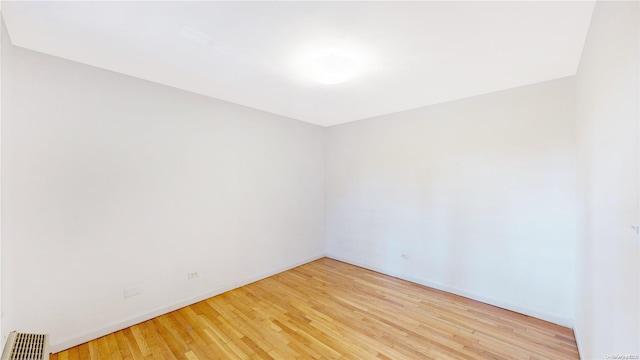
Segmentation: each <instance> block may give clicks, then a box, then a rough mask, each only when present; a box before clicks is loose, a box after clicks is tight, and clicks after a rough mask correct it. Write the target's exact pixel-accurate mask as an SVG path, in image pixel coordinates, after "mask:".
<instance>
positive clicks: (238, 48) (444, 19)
mask: <svg viewBox="0 0 640 360" xmlns="http://www.w3.org/2000/svg"><path fill="white" fill-rule="evenodd" d="M593 6H594V2H582V1H578V2H554V1H540V2H500V1H496V2H398V1H391V2H349V1H343V2H325V1H319V2H264V1H263V2H166V1H162V2H155V1H147V2H90V1H80V2H57V1H49V2H3V3H2V13H3V17H4V19H5V22H6V25H7V29H8V31H9V35H10V38H11V41H12V43H13V44H14V45H16V46H20V47H24V48H27V49H31V50H35V51H39V52H42V53H46V54H51V55H54V56H58V57H61V58H66V59H70V60H74V61H77V62H81V63H85V64H89V65H93V66H96V67H100V68H104V69H108V70H112V71H116V72H119V73H123V74H127V75H131V76H135V77H138V78H142V79H146V80H150V81H154V82H157V83H161V84H166V85H170V86H173V87H176V88H180V89H184V90H188V91H192V92H195V93H199V94H203V95H207V96H210V97H213V98H218V99H222V100H226V101H230V102H234V103H237V104H241V105H245V106H249V107H253V108H257V109H261V110H264V111H268V112H272V113H276V114H280V115H284V116H287V117H291V118H294V119H298V120H302V121H306V122H310V123H314V124H318V125H324V126H329V125H335V124H340V123H344V122H348V121H353V120H359V119H364V118H369V117H374V116H378V115H384V114H388V113H393V112H397V111H402V110H407V109H412V108H416V107H421V106H426V105H432V104H437V103H441V102H445V101H450V100H455V99H460V98H464V97H469V96H474V95H480V94H485V93H489V92H493V91H497V90H503V89H508V88H513V87H517V86H522V85H526V84H532V83H536V82H540V81H546V80H551V79H555V78H560V77H565V76H571V75H574V74H575V73H576V70H577V67H578V63H579V60H580V54H581V52H582V47H583V44H584V41H585V38H586V34H587V30H588V27H589V22H590V19H591V13H592V11H593ZM326 49H341V51H343V52H344V53H347V54H349V56H350V57H351V58H352V59H354V60H355V61H357V63H358V72H357V74H356V75H355V77H353V78H352V79H351V80H350V81H347V82H345V83H342V84H333V85H331V84H329V85H327V84H321V83H316V82H314V81H313V80H311V79H310V78H309V77H308V76H306V74H305V73H304V72H303V70H302V69H303V67H304V61H305V59H306V58H308V56H309V55H310V54H313V53H314V52H318V51H324V50H326Z"/></svg>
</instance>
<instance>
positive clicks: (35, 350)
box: [0, 331, 49, 360]
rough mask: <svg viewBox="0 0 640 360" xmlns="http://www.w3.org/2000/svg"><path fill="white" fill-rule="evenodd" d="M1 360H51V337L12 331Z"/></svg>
mask: <svg viewBox="0 0 640 360" xmlns="http://www.w3.org/2000/svg"><path fill="white" fill-rule="evenodd" d="M0 360H49V336H48V335H45V334H24V333H19V332H15V331H12V332H11V333H10V334H9V338H8V339H7V344H6V345H5V346H4V351H3V352H2V357H0Z"/></svg>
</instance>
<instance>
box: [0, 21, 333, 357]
mask: <svg viewBox="0 0 640 360" xmlns="http://www.w3.org/2000/svg"><path fill="white" fill-rule="evenodd" d="M4 35H5V36H6V33H5V34H4ZM3 46H4V49H3V53H2V56H3V61H4V62H3V71H4V74H3V77H9V78H10V81H9V82H5V83H4V84H3V86H4V87H3V93H6V94H9V93H10V98H9V99H7V98H6V97H5V100H8V101H9V102H10V107H9V108H6V109H5V108H3V112H4V114H3V121H2V179H3V184H2V186H3V187H2V209H3V211H2V215H3V218H2V222H3V224H2V225H3V227H2V239H3V244H2V245H3V249H2V250H3V260H5V261H3V264H2V265H3V269H2V275H3V282H2V286H3V297H4V301H3V306H4V309H3V310H4V313H5V314H10V315H9V316H8V318H5V319H4V320H5V322H4V323H3V326H4V327H5V329H6V330H10V329H17V330H20V331H34V332H48V333H50V335H51V343H52V345H53V348H54V350H60V349H61V348H63V347H66V346H70V345H74V344H76V343H78V342H80V341H83V340H88V339H90V338H92V337H95V336H98V335H102V334H103V333H105V332H109V331H112V330H116V329H117V328H121V327H123V326H125V325H128V324H130V323H132V322H135V321H140V320H143V319H146V318H148V317H151V316H153V315H156V314H159V313H162V312H165V311H166V310H168V309H171V308H172V307H174V306H177V305H186V304H187V303H189V302H194V301H195V300H197V299H201V298H203V297H207V296H211V295H213V294H215V293H218V292H220V291H222V290H225V289H229V288H232V287H236V286H239V285H242V284H244V283H245V282H248V281H252V280H256V279H258V278H261V277H265V276H267V275H270V274H272V273H275V272H279V271H282V270H285V269H286V268H289V267H291V266H293V265H296V264H300V263H304V262H307V261H309V260H310V259H314V258H317V257H319V256H321V255H322V254H323V252H324V220H323V219H324V142H323V140H324V129H323V128H322V127H319V126H315V125H310V124H307V123H303V122H300V121H296V120H292V119H287V118H284V117H281V116H276V115H272V114H268V113H265V112H261V111H257V110H253V109H250V108H246V107H242V106H238V105H234V104H230V103H226V102H223V101H217V100H213V99H210V98H207V97H204V96H199V95H195V94H191V93H187V92H185V91H181V90H176V89H172V88H169V87H166V86H162V85H157V84H154V83H150V82H146V81H142V80H138V79H134V78H131V77H127V76H123V75H118V74H116V73H112V72H108V71H104V70H99V69H96V68H92V67H89V66H85V65H81V64H77V63H73V62H70V61H66V60H61V59H58V58H54V57H51V56H47V55H42V54H39V53H35V52H31V51H27V50H23V49H19V48H15V47H11V46H10V45H8V44H7V41H5V42H4V44H3ZM149 66H153V64H149ZM191 271H198V272H199V273H200V277H199V278H198V279H196V280H187V272H191ZM133 286H139V287H141V290H142V294H141V295H139V296H136V297H132V298H128V299H123V289H125V288H128V287H133Z"/></svg>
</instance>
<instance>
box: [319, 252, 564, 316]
mask: <svg viewBox="0 0 640 360" xmlns="http://www.w3.org/2000/svg"><path fill="white" fill-rule="evenodd" d="M326 257H328V258H330V259H334V260H338V261H341V262H344V263H347V264H351V265H355V266H358V267H361V268H365V269H368V270H372V271H375V272H379V273H381V274H385V275H389V276H393V277H395V278H398V279H402V280H407V281H411V282H412V283H416V284H420V285H424V286H427V287H430V288H434V289H437V290H442V291H446V292H448V293H452V294H456V295H460V296H463V297H466V298H469V299H472V300H476V301H480V302H482V303H485V304H489V305H493V306H497V307H499V308H502V309H506V310H509V311H513V312H517V313H520V314H523V315H527V316H531V317H534V318H537V319H541V320H544V321H548V322H551V323H554V324H557V325H560V326H565V327H568V328H573V319H571V318H568V317H565V316H561V315H557V314H553V313H548V312H544V311H539V310H535V309H530V308H526V307H522V306H517V305H513V304H509V303H507V302H504V301H500V300H496V299H492V298H489V297H486V296H482V295H479V294H476V293H473V292H470V291H466V290H463V289H459V288H456V287H452V286H448V285H444V284H440V283H436V282H432V281H429V280H425V279H421V278H417V277H413V276H407V275H404V274H400V273H395V272H392V271H387V270H385V269H382V268H381V267H378V266H374V265H370V264H366V263H363V262H359V261H352V260H350V259H346V258H343V257H341V256H338V255H335V254H329V253H328V254H326Z"/></svg>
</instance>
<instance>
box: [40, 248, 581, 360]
mask: <svg viewBox="0 0 640 360" xmlns="http://www.w3.org/2000/svg"><path fill="white" fill-rule="evenodd" d="M339 358H340V359H378V360H380V359H562V360H567V359H577V358H578V351H577V349H576V342H575V338H574V335H573V332H572V331H571V329H568V328H565V327H561V326H558V325H555V324H551V323H548V322H545V321H542V320H538V319H535V318H532V317H528V316H525V315H521V314H518V313H515V312H511V311H508V310H504V309H500V308H497V307H494V306H490V305H487V304H483V303H480V302H477V301H474V300H470V299H467V298H463V297H460V296H457V295H453V294H449V293H446V292H443V291H439V290H434V289H431V288H428V287H424V286H421V285H417V284H414V283H411V282H407V281H404V280H400V279H397V278H393V277H389V276H386V275H382V274H379V273H376V272H373V271H369V270H366V269H362V268H359V267H355V266H352V265H348V264H345V263H342V262H339V261H335V260H331V259H327V258H323V259H320V260H317V261H314V262H311V263H308V264H306V265H303V266H300V267H297V268H295V269H292V270H289V271H286V272H283V273H280V274H278V275H275V276H272V277H269V278H267V279H264V280H261V281H258V282H255V283H253V284H250V285H247V286H243V287H241V288H238V289H236V290H233V291H229V292H227V293H224V294H221V295H219V296H216V297H213V298H210V299H207V300H204V301H201V302H199V303H196V304H194V305H191V306H187V307H185V308H182V309H179V310H176V311H173V312H171V313H168V314H166V315H162V316H159V317H157V318H154V319H152V320H149V321H146V322H143V323H141V324H138V325H135V326H132V327H130V328H127V329H124V330H122V331H118V332H116V333H113V334H110V335H107V336H104V337H101V338H99V339H96V340H93V341H90V342H88V343H85V344H82V345H80V346H77V347H74V348H71V349H69V350H66V351H63V352H60V353H58V354H54V355H52V360H66V359H339Z"/></svg>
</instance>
